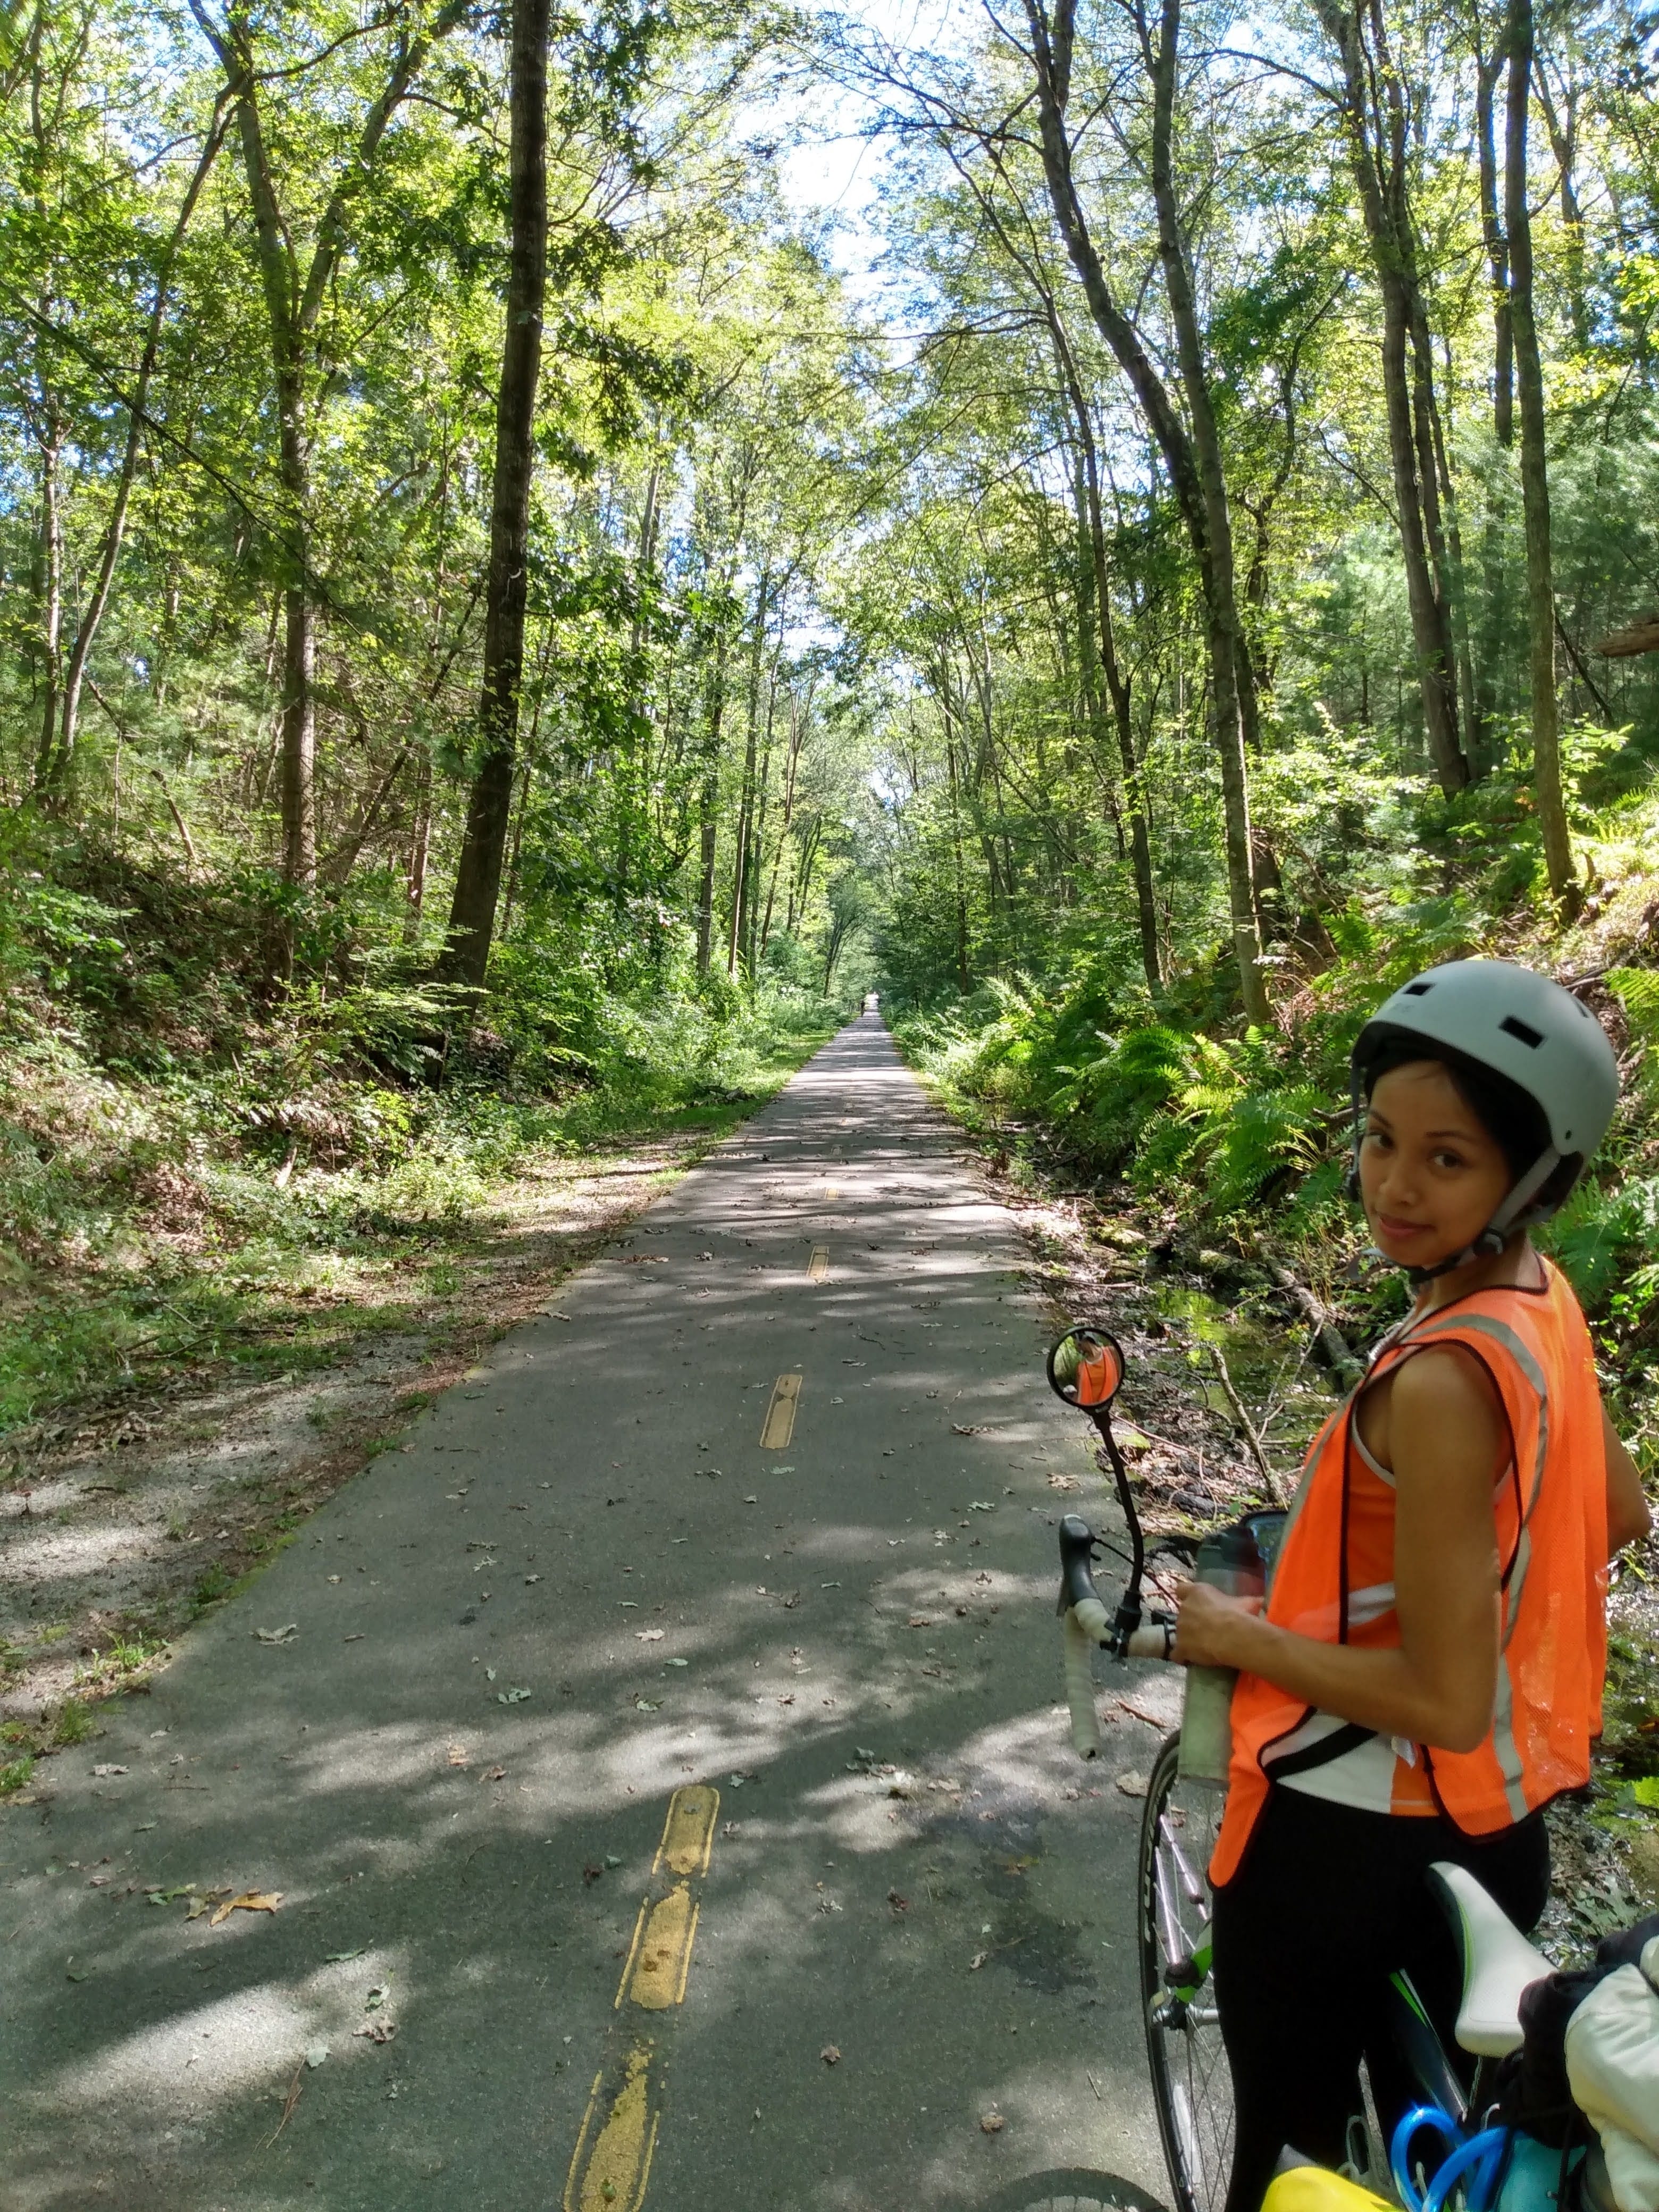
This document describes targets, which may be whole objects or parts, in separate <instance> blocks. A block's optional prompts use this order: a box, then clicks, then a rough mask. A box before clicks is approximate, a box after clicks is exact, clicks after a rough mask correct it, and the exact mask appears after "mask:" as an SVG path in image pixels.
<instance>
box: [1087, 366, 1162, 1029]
mask: <svg viewBox="0 0 1659 2212" xmlns="http://www.w3.org/2000/svg"><path fill="white" fill-rule="evenodd" d="M1075 412H1076V408H1075V403H1074V405H1073V413H1074V414H1075ZM1074 496H1075V497H1076V498H1077V501H1078V505H1079V508H1080V510H1081V512H1080V513H1079V516H1078V520H1079V524H1080V525H1081V526H1082V529H1083V537H1084V544H1083V555H1084V562H1085V569H1084V574H1085V581H1086V583H1087V586H1088V589H1087V591H1086V592H1085V594H1084V600H1085V605H1084V610H1083V611H1084V617H1085V638H1086V641H1087V648H1086V649H1087V650H1089V651H1090V653H1091V655H1092V656H1094V657H1097V659H1098V661H1099V665H1100V670H1101V673H1102V675H1103V677H1104V678H1105V682H1106V689H1107V691H1108V693H1109V695H1110V698H1111V707H1112V724H1113V728H1114V731H1115V735H1116V740H1117V757H1118V766H1119V769H1120V770H1121V775H1122V777H1123V795H1124V799H1125V800H1126V801H1127V811H1128V816H1129V839H1128V843H1129V861H1130V866H1131V868H1132V870H1133V875H1134V884H1135V916H1136V920H1137V921H1138V923H1139V928H1140V964H1141V968H1142V970H1143V972H1144V973H1145V975H1146V988H1147V989H1148V990H1149V991H1150V992H1151V993H1152V996H1153V998H1154V999H1156V998H1157V997H1158V994H1160V993H1161V991H1162V990H1163V988H1164V973H1163V965H1162V963H1161V961H1160V959H1159V957H1158V894H1157V890H1156V888H1155V886H1154V884H1153V882H1152V839H1151V838H1150V836H1148V835H1147V831H1146V804H1145V799H1146V793H1145V783H1144V778H1143V776H1142V774H1141V769H1140V764H1139V762H1138V761H1137V760H1136V758H1135V744H1134V722H1133V715H1132V713H1131V705H1130V698H1129V685H1128V683H1127V681H1126V679H1125V678H1124V675H1123V671H1122V669H1121V666H1120V665H1119V663H1118V658H1117V639H1116V637H1115V635H1114V633H1113V629H1112V606H1111V599H1110V597H1109V589H1110V582H1111V579H1110V574H1109V570H1108V567H1107V562H1106V531H1105V521H1104V518H1103V514H1102V513H1101V504H1100V478H1099V471H1098V465H1097V456H1096V453H1095V449H1094V437H1093V427H1092V425H1091V424H1090V423H1089V422H1087V419H1086V416H1085V418H1084V421H1083V425H1082V448H1081V453H1080V456H1079V465H1078V473H1077V479H1076V485H1075V492H1074ZM1090 617H1093V629H1092V631H1091V630H1090V629H1089V628H1088V623H1089V618H1090ZM1118 835H1119V837H1120V839H1121V836H1122V829H1121V825H1120V827H1119V829H1118Z"/></svg>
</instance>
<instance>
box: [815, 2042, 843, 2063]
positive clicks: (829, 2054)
mask: <svg viewBox="0 0 1659 2212" xmlns="http://www.w3.org/2000/svg"><path fill="white" fill-rule="evenodd" d="M818 2057H820V2058H821V2059H823V2063H824V2064H825V2065H826V2066H839V2065H840V2064H841V2053H840V2051H837V2050H836V2046H835V2045H834V2044H833V2043H826V2044H825V2045H824V2046H823V2050H822V2051H819V2053H818Z"/></svg>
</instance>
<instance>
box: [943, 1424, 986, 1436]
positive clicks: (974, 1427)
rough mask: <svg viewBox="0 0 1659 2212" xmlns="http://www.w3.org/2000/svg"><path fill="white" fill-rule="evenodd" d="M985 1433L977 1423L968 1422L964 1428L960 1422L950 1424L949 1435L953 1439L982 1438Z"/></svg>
mask: <svg viewBox="0 0 1659 2212" xmlns="http://www.w3.org/2000/svg"><path fill="white" fill-rule="evenodd" d="M986 1433H987V1431H986V1430H985V1429H984V1428H983V1427H982V1426H981V1424H980V1423H978V1422H977V1421H970V1422H969V1424H968V1425H967V1426H966V1427H965V1428H964V1427H963V1424H962V1423H961V1422H960V1421H952V1422H951V1435H952V1436H953V1437H982V1436H984V1435H985V1434H986Z"/></svg>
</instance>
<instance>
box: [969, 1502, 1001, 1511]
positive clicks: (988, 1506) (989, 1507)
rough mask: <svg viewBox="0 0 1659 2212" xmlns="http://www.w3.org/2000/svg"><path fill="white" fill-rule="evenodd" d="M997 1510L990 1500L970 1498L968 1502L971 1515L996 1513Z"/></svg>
mask: <svg viewBox="0 0 1659 2212" xmlns="http://www.w3.org/2000/svg"><path fill="white" fill-rule="evenodd" d="M968 1510H969V1512H970V1513H994V1512H995V1511H996V1510H997V1509H996V1507H995V1505H994V1504H993V1502H992V1501H991V1499H990V1498H969V1501H968Z"/></svg>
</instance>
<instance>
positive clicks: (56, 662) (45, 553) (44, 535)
mask: <svg viewBox="0 0 1659 2212" xmlns="http://www.w3.org/2000/svg"><path fill="white" fill-rule="evenodd" d="M63 435H64V433H63V425H62V424H61V422H59V421H58V416H57V414H56V412H55V411H54V410H52V407H51V406H50V404H48V408H47V414H46V427H45V431H44V434H43V435H42V437H41V440H40V576H41V592H40V641H41V645H42V647H43V652H42V656H41V657H42V660H43V663H44V665H45V668H46V697H45V698H44V700H43V701H42V702H41V707H40V744H39V748H38V750H37V751H36V755H35V763H34V780H35V783H36V786H37V787H38V788H39V789H40V791H41V793H42V794H43V795H44V796H46V797H48V798H49V797H50V796H51V793H52V740H53V738H55V736H56V735H57V732H58V671H59V668H60V665H61V660H62V653H63V625H64V521H63V516H62V514H61V513H59V510H58V455H59V451H60V448H61V446H62V442H63Z"/></svg>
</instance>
